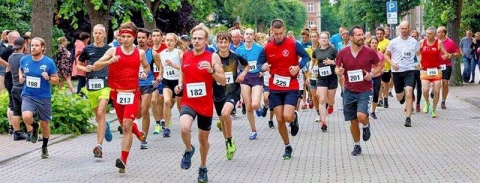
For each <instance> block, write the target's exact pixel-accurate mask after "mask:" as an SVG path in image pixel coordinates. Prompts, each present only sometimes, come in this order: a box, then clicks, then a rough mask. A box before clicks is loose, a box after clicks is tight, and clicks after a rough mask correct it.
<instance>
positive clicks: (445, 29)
mask: <svg viewBox="0 0 480 183" xmlns="http://www.w3.org/2000/svg"><path fill="white" fill-rule="evenodd" d="M438 29H440V30H442V32H443V33H445V34H447V28H446V27H445V26H440V27H438Z"/></svg>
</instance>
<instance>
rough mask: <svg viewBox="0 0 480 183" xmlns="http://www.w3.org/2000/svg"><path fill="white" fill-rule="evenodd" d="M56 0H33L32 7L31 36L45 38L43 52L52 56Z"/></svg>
mask: <svg viewBox="0 0 480 183" xmlns="http://www.w3.org/2000/svg"><path fill="white" fill-rule="evenodd" d="M55 2H56V0H43V1H40V0H34V1H33V8H32V19H31V23H32V36H33V37H40V38H43V39H44V40H45V54H46V55H47V56H50V57H51V56H52V51H53V49H52V31H53V10H54V8H55Z"/></svg>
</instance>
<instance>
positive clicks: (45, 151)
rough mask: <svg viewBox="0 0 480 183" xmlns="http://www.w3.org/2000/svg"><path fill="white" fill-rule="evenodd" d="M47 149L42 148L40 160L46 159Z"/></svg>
mask: <svg viewBox="0 0 480 183" xmlns="http://www.w3.org/2000/svg"><path fill="white" fill-rule="evenodd" d="M48 156H49V155H48V149H47V147H42V159H45V158H48Z"/></svg>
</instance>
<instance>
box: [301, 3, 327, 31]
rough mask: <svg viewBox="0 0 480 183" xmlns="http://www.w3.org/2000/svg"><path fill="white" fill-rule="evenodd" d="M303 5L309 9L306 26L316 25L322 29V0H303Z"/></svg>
mask: <svg viewBox="0 0 480 183" xmlns="http://www.w3.org/2000/svg"><path fill="white" fill-rule="evenodd" d="M302 2H303V5H305V8H306V10H307V20H306V21H305V27H310V26H311V25H316V26H317V28H318V30H322V29H321V28H322V21H321V19H322V16H321V10H320V6H321V3H320V2H321V0H302Z"/></svg>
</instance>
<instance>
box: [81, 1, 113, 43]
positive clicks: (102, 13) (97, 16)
mask: <svg viewBox="0 0 480 183" xmlns="http://www.w3.org/2000/svg"><path fill="white" fill-rule="evenodd" d="M84 2H85V5H86V6H87V9H88V16H89V18H90V29H91V30H92V32H93V27H94V26H95V25H97V24H103V26H105V32H106V35H108V29H109V20H108V10H109V9H110V5H111V4H110V1H108V4H107V9H103V8H100V9H99V10H95V7H94V5H93V4H92V3H91V2H90V0H84ZM92 36H93V35H92ZM107 40H108V39H107ZM105 41H106V40H105Z"/></svg>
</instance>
